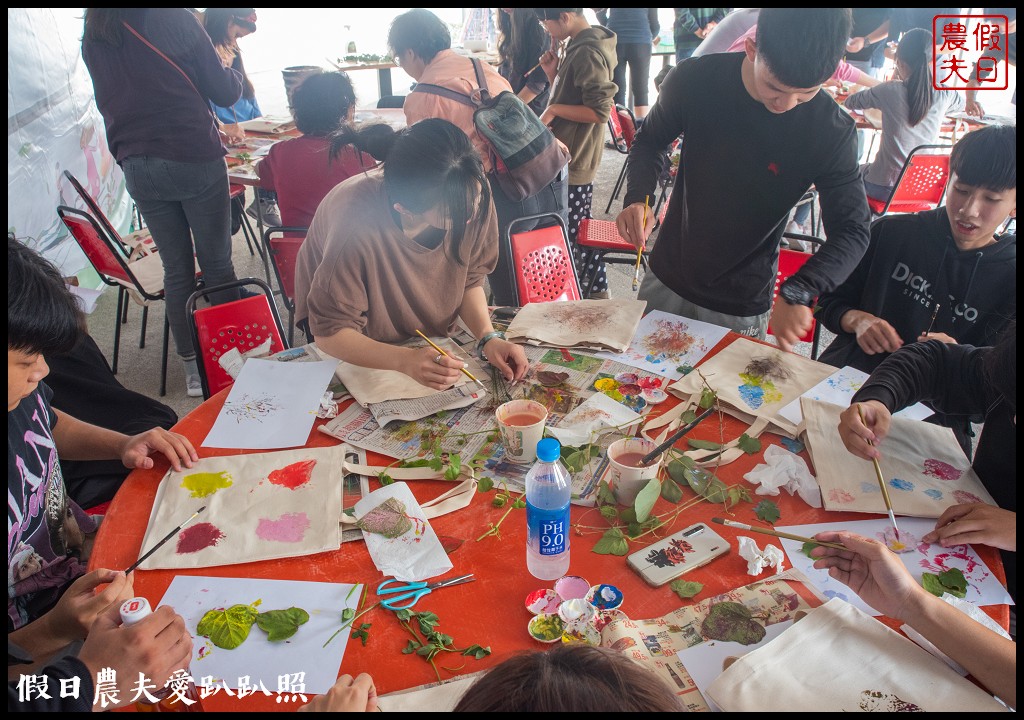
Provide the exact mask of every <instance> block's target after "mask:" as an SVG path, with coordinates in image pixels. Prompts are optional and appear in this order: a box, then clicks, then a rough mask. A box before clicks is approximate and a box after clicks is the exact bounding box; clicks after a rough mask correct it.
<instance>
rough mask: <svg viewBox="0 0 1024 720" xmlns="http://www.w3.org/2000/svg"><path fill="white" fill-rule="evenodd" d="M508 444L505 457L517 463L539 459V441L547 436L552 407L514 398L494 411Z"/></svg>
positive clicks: (503, 442) (503, 441) (502, 441)
mask: <svg viewBox="0 0 1024 720" xmlns="http://www.w3.org/2000/svg"><path fill="white" fill-rule="evenodd" d="M494 416H495V418H496V419H497V421H498V430H499V431H500V432H501V443H502V445H504V447H505V459H506V460H508V461H509V462H514V463H532V462H533V461H534V460H536V459H537V443H539V442H540V440H541V438H543V437H544V423H545V422H546V421H547V419H548V409H547V408H546V407H544V406H543V405H541V404H540V403H539V402H536V401H534V400H511V401H509V402H507V403H505V404H503V405H500V406H498V409H497V410H495V411H494Z"/></svg>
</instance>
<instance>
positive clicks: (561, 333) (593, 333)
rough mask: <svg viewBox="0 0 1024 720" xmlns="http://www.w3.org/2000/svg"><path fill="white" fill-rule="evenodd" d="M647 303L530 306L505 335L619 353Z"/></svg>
mask: <svg viewBox="0 0 1024 720" xmlns="http://www.w3.org/2000/svg"><path fill="white" fill-rule="evenodd" d="M646 307H647V301H646V300H565V301H560V302H547V303H530V304H529V305H526V306H525V307H523V309H522V310H520V311H519V313H518V314H517V315H516V317H515V319H514V320H513V321H512V324H511V325H509V327H508V330H507V331H506V332H505V335H506V337H507V338H508V340H509V341H510V342H524V343H527V344H530V345H545V346H549V347H560V348H579V349H582V350H610V351H612V352H622V351H623V350H625V349H626V348H628V347H629V343H630V342H631V341H632V340H633V335H634V334H635V333H636V328H637V326H638V325H639V324H640V318H641V317H643V314H644V308H646Z"/></svg>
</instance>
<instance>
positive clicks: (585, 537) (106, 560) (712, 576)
mask: <svg viewBox="0 0 1024 720" xmlns="http://www.w3.org/2000/svg"><path fill="white" fill-rule="evenodd" d="M735 337H737V336H736V335H734V334H731V333H730V335H729V336H728V337H727V338H726V339H725V340H724V341H723V342H722V343H720V344H719V345H718V347H717V348H716V350H718V349H721V348H722V347H724V346H725V344H726V343H727V342H731V341H732V339H734V338H735ZM228 391H229V389H225V390H223V391H221V392H220V393H218V394H217V395H215V396H213V397H212V398H210V399H209V400H207V401H206V402H204V403H203V404H202V405H200V406H199V407H198V408H196V410H194V411H193V412H191V413H189V414H188V416H186V417H185V418H184V419H182V420H181V422H179V423H178V425H177V426H175V428H174V429H175V430H176V431H177V432H179V433H181V434H183V435H185V436H187V437H189V438H190V439H191V440H192V442H193V444H195V445H196V447H197V448H198V449H199V454H200V456H201V457H207V456H212V455H240V454H243V453H245V452H249V451H243V450H226V451H225V450H210V449H207V448H199V447H198V446H199V443H200V442H201V441H202V440H203V439H204V438H205V437H206V434H207V433H208V432H209V430H210V428H211V427H212V425H213V422H214V420H215V419H216V417H217V414H218V412H219V411H220V408H221V406H222V405H223V403H224V400H225V398H226V397H227V393H228ZM674 403H675V400H674V399H672V400H669V401H668V402H666V403H664V404H662V405H659V406H657V407H656V408H655V412H656V413H660V412H663V410H664V409H667V408H668V407H670V406H671V405H673V404H674ZM317 422H318V423H321V422H323V421H320V420H318V421H317ZM725 422H726V427H725V437H735V436H736V435H738V434H739V433H740V432H742V431H743V429H744V427H745V426H741V425H740V423H739V421H737V420H734V419H733V418H731V417H728V416H727V417H726V421H725ZM720 433H721V430H720V428H719V427H718V425H717V423H715V422H712V421H705V422H704V423H703V424H702V425H700V426H699V427H698V428H697V429H696V430H695V431H694V432H692V433H691V436H692V437H695V438H703V439H708V440H719V439H720V437H721V435H720ZM761 439H762V442H763V444H764V447H767V446H768V444H770V443H778V437H777V436H775V435H771V434H764V435H762V438H761ZM337 442H338V441H337V440H335V439H334V438H331V437H329V436H327V435H325V434H324V433H321V432H318V431H316V430H315V429H314V431H313V432H312V433H311V434H310V438H309V441H308V443H307V446H308V447H323V446H328V445H333V444H336V443H337ZM803 456H804V457H805V458H807V454H806V451H805V452H804V453H803ZM389 461H390V459H389V458H384V457H383V456H379V455H375V454H372V453H371V454H370V458H369V462H370V463H371V464H381V465H383V464H386V463H387V462H389ZM759 462H761V456H760V455H752V456H744V457H742V458H741V459H739V460H737V461H735V462H733V463H732V464H729V465H726V466H723V467H721V468H719V470H718V472H717V474H718V476H719V477H720V478H721V479H722V480H723V481H725V482H726V483H727V484H733V483H737V482H745V481H743V480H742V476H743V474H744V473H746V472H748V471H749V470H750V469H752V468H753V467H754V466H755V465H756V464H758V463H759ZM167 468H168V466H167V463H166V462H161V461H160V460H158V461H157V463H156V466H155V467H154V468H153V469H151V470H136V471H134V472H132V473H131V474H130V475H129V477H128V479H127V480H126V481H125V483H124V485H123V486H122V488H121V490H120V491H119V492H118V494H117V496H116V497H115V498H114V500H113V502H112V503H111V505H110V508H109V510H108V512H107V515H106V517H105V519H104V521H103V524H102V526H101V527H100V531H99V535H98V537H97V540H96V544H95V547H94V549H93V552H92V557H91V559H90V562H89V567H90V569H92V568H97V567H107V568H125V567H128V565H130V564H131V563H132V562H133V561H134V560H135V559H136V558H137V557H138V556H139V553H140V546H141V543H142V536H143V534H144V532H145V529H146V524H147V522H148V521H149V515H150V509H151V508H152V504H153V500H154V498H155V496H156V490H157V485H158V483H159V481H160V479H161V478H162V477H163V475H164V473H165V472H166V471H167ZM409 486H410V488H411V489H412V491H413V493H414V495H416V497H417V499H419V500H420V501H421V502H423V501H426V500H428V499H431V498H433V497H436V496H437V495H439V494H440V493H441V492H444V490H445V489H447V488H449V487H451V484H450V483H445V482H442V481H412V482H410V483H409ZM371 487H372V488H376V487H377V483H376V480H375V479H374V480H372V482H371ZM751 492H753V489H752V488H751ZM493 497H494V491H491V492H488V493H478V494H477V496H476V497H475V498H474V499H473V502H472V504H471V505H470V506H469V507H468V508H466V509H464V510H460V511H457V512H455V513H451V514H449V515H445V516H443V517H439V518H435V519H434V520H432V521H431V525H432V527H433V528H434V530H435V532H436V533H437V534H438V535H439V536H441V537H446V536H447V537H449V538H455V539H457V540H461V541H463V542H462V544H461V545H460V546H459V547H458V548H457V549H456V550H455V551H454V552H452V553H451V560H452V562H453V563H454V565H455V567H454V569H453V570H452V571H451V572H450V573H449V575H450V576H452V577H454V576H455V575H461V574H465V573H469V572H472V573H474V574H475V575H476V581H475V582H471V583H467V584H464V585H460V586H458V587H457V588H452V589H447V590H442V591H439V592H436V593H432V594H430V595H428V596H427V597H425V598H423V599H422V600H421V601H420V602H419V603H418V604H417V606H416V610H417V611H423V610H429V611H432V612H434V613H436V614H437V615H438V617H439V618H440V630H441V631H442V632H445V633H447V634H448V635H451V636H452V637H453V638H454V639H455V644H456V646H457V647H466V646H468V645H471V644H474V643H475V644H479V645H483V646H490V648H491V650H492V651H493V652H492V654H491V655H490V656H489V657H486V658H484V659H482V660H479V661H478V660H474V659H472V658H463V657H461V656H452V658H451V659H450V660H446V661H441V662H439V663H438V665H439V666H442V665H443V666H445V667H448V668H452V669H453V670H454V672H453V673H451V675H458V674H466V673H471V672H476V671H478V670H484V669H486V668H489V667H491V666H493V665H496V664H498V663H499V662H501V661H502V660H505V659H507V658H508V657H510V656H511V655H513V654H516V653H519V652H523V651H535V650H542V649H544V647H545V646H544V645H542V644H540V643H538V642H536V641H534V640H532V639H531V638H530V636H529V635H528V634H527V630H526V624H527V622H528V620H529V619H530V617H531V616H530V615H529V613H528V612H527V610H526V608H525V606H524V600H525V598H526V596H527V595H528V594H529V593H530V592H532V591H533V590H536V589H537V588H542V587H551V583H550V582H545V581H540V580H537V579H535V578H533V577H532V576H531V575H530V574H529V573H528V572H527V570H526V557H525V555H526V515H525V510H518V509H517V510H513V511H512V512H511V513H510V514H509V516H508V518H507V519H506V520H505V522H504V523H503V524H502V525H501V537H500V539H499V538H496V537H487V538H484V539H483V540H481V541H479V542H478V541H477V538H479V537H480V536H481V534H483V533H484V532H486V531H487V529H488V527H489V523H496V522H498V520H499V518H500V517H501V516H502V515H503V514H504V513H505V511H506V509H507V508H500V509H499V508H495V507H493V506H492V505H491V500H492V499H493ZM690 497H692V493H690V492H689V491H686V492H685V493H684V501H685V500H686V499H688V498H690ZM771 499H772V500H774V501H775V502H776V503H777V504H778V506H779V509H780V510H781V513H782V517H781V519H780V521H779V523H778V524H781V525H800V524H806V523H820V522H825V521H828V522H831V523H834V524H835V525H836V526H837V527H838V526H841V525H842V523H843V522H844V521H852V520H864V519H871V518H877V517H878V516H877V515H866V514H861V513H840V512H826V511H825V510H821V509H815V508H812V507H810V506H808V505H807V504H806V503H804V502H803V501H802V500H800V499H799V498H795V497H791V496H789V495H788V494H787V493H785V492H784V493H782V494H781V495H779V496H778V497H772V498H771ZM672 507H674V506H673V505H671V504H670V503H668V502H666V501H665V500H661V499H659V501H658V505H657V506H656V508H655V513H656V514H661V513H663V512H666V511H668V510H670V509H671V508H672ZM752 508H753V504H751V503H742V504H740V505H739V506H737V507H736V508H734V510H733V512H734V515H733V517H734V519H736V520H738V521H740V522H747V523H751V524H757V523H758V521H757V520H756V519H755V518H754V513H753V510H752ZM722 514H723V511H722V506H721V505H712V504H710V503H706V502H705V503H700V504H698V505H696V506H694V507H692V508H690V509H688V510H686V511H684V512H682V513H681V514H680V515H679V516H678V517H677V518H676V519H675V521H674V522H673V523H672V524H671V525H670V526H668V527H666V528H664V531H663V532H662V533H661V534H660V535H659V537H664V536H665V535H669V534H671V532H674V531H675V530H679V529H681V528H684V527H686V526H688V525H690V524H693V523H695V522H699V521H703V522H710V519H711V518H712V517H714V516H718V515H722ZM572 520H573V524H574V526H575V525H577V524H581V525H590V526H605V525H606V523H605V522H604V521H603V520H602V518H601V516H600V514H599V513H598V512H597V511H596V510H595V509H591V508H583V507H576V506H573V508H572ZM714 529H715V530H716V531H718V532H719V533H721V534H722V535H723V536H724V537H725V538H727V539H729V540H730V541H731V542H732V544H733V546H734V547H735V540H734V538H735V537H736V535H738V534H744V533H743V531H735V530H732V529H731V528H728V527H723V526H720V525H715V526H714ZM602 532H603V530H601V531H585V533H586V534H580V533H579V531H578V530H577V531H576V532H574V534H573V536H572V555H571V563H570V568H569V572H570V574H574V575H581V576H583V577H584V578H586V579H588V580H589V581H590V582H591V583H592V584H596V583H602V582H603V583H610V584H613V585H615V586H617V587H618V588H620V589H621V590H622V592H623V594H624V596H625V601H624V603H623V605H622V610H623V611H624V612H625V613H626V614H627V615H629V617H631V618H633V619H648V618H657V617H660V616H662V615H665V614H667V613H669V612H671V611H672V610H675V609H677V608H679V607H681V606H682V605H683V604H684V602H683V601H681V600H679V598H678V597H677V596H676V595H675V594H674V593H673V592H672V591H671V590H670V589H669V588H668V586H667V585H666V586H664V587H661V588H652V587H650V586H648V585H647V584H646V583H644V582H643V580H641V579H640V577H639V576H638V575H636V574H635V573H634V572H633V571H632V570H630V569H629V568H628V567H627V566H626V559H625V558H624V557H617V556H610V555H597V554H595V553H593V552H591V549H592V548H593V546H594V544H595V543H596V542H597V540H598V539H599V538H600V537H601V534H602ZM746 534H749V533H746ZM655 539H656V538H654V537H651V536H648V537H646V538H644V539H643V540H642V541H641V542H638V543H631V545H630V551H631V552H632V551H633V550H637V549H639V548H641V547H643V546H644V545H648V544H650V543H652V542H654V540H655ZM757 540H758V541H759V544H761V545H762V546H763V544H764V543H763V541H764V540H770V538H765V537H757ZM776 544H777V541H776ZM975 550H976V551H977V552H978V554H979V555H980V556H981V557H982V559H984V561H985V562H986V563H987V564H988V565H989V567H990V568H992V570H993V572H995V573H996V575H997V576H998V577H999V578H1000V580H1001V581H1002V582H1004V583H1005V574H1004V573H1003V568H1002V563H1001V561H1000V559H999V553H998V552H997V551H996V550H994V549H992V548H989V547H983V546H976V547H975ZM789 566H790V565H789V563H788V562H787V563H786V567H787V568H788V567H789ZM179 573H181V574H191V575H202V576H218V577H258V578H267V579H278V580H312V581H320V582H344V583H357V582H358V583H365V584H366V585H367V586H369V591H368V596H367V597H368V600H367V604H368V605H369V604H372V603H373V602H375V601H376V597H375V595H374V593H373V589H374V588H375V587H376V585H377V584H378V583H380V581H381V579H382V576H381V574H380V573H379V572H378V571H377V570H376V568H375V567H374V566H373V563H372V561H371V560H370V557H369V554H368V553H367V550H366V545H365V543H361V542H354V543H345V544H344V545H343V546H342V548H341V549H340V550H338V551H335V552H327V553H321V554H318V555H313V556H308V557H300V558H291V559H286V560H272V561H266V562H259V563H248V564H243V565H229V566H224V567H211V568H202V569H199V570H195V571H187V570H185V571H177V570H154V571H136V577H135V590H136V591H137V594H139V595H142V596H145V597H147V598H148V599H149V601H150V602H151V603H152V604H153V606H154V607H155V606H156V604H157V603H158V602H159V600H160V599H161V597H163V594H164V592H165V591H166V590H167V587H168V585H169V584H170V583H171V580H172V579H173V578H174V577H175V575H177V574H179ZM762 577H764V575H762ZM687 578H688V579H692V580H697V581H699V582H701V583H703V584H704V586H705V588H704V590H703V591H702V592H701V594H700V595H699V597H698V599H703V598H708V597H713V596H714V595H716V594H719V593H721V592H725V591H727V590H731V589H733V588H736V587H739V586H741V585H746V584H748V583H749V582H751V581H753V580H754V578H752V577H750V576H749V575H748V574H747V571H746V561H744V560H743V559H741V558H740V557H739V555H738V554H737V553H735V552H731V553H730V554H729V555H726V556H725V557H722V558H720V559H718V560H715V561H714V562H713V563H711V564H710V565H708V566H706V567H703V568H699V569H696V570H694V571H693V572H692V573H690V574H688V575H687ZM690 602H693V601H687V603H686V604H688V603H690ZM985 610H986V612H988V614H989V615H991V616H992V617H993V618H995V619H996V620H997V621H998V622H1000V623H1001V624H1002V625H1003V627H1008V625H1009V608H1008V607H1007V606H1005V605H1002V606H991V607H986V608H985ZM881 620H882V621H883V622H885V623H886V624H888V625H890V626H891V627H894V628H896V627H897V626H898V623H896V622H895V621H893V620H891V619H889V618H881ZM360 622H369V623H372V628H371V630H370V634H369V641H368V644H367V646H366V647H363V646H362V645H361V644H360V643H359V642H358V641H353V640H350V641H349V644H348V648H347V649H346V651H345V657H344V660H343V662H342V665H341V672H342V673H349V674H352V675H357V674H358V673H361V672H368V673H370V674H371V675H372V676H373V678H374V682H375V684H376V686H377V690H378V692H379V693H381V694H383V693H388V692H392V691H395V690H400V689H404V688H410V687H414V686H417V685H421V684H424V683H429V682H433V681H436V679H437V678H436V676H435V675H434V671H433V669H432V668H431V667H430V665H429V664H428V663H427V662H425V661H424V660H423V659H421V658H420V657H417V656H416V655H403V654H402V652H401V651H402V648H404V647H405V646H406V642H407V641H408V639H409V635H408V633H407V632H406V631H405V630H404V629H402V628H401V627H400V626H399V624H398V622H397V621H396V620H395V618H394V617H393V615H392V614H391V613H390V612H389V611H386V610H383V609H381V608H377V609H375V610H373V611H371V612H369V613H367V614H366V615H365V616H363V617H362V618H360ZM449 675H450V674H449V673H446V672H445V671H444V670H442V677H448V676H449ZM203 702H204V707H205V708H206V710H235V711H260V710H282V709H286V708H289V707H291V708H294V705H292V704H289V705H284V704H278V703H277V702H276V698H275V697H266V696H264V695H262V694H260V693H257V694H256V695H253V696H250V697H248V698H245V699H244V700H238V699H236V698H233V697H228V696H226V695H225V694H224V693H217V694H215V695H212V696H211V697H209V698H207V699H206V700H204V701H203Z"/></svg>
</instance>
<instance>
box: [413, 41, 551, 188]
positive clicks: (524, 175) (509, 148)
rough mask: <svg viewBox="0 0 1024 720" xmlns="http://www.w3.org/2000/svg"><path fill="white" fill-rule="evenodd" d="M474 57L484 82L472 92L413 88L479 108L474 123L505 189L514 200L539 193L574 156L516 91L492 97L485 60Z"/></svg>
mask: <svg viewBox="0 0 1024 720" xmlns="http://www.w3.org/2000/svg"><path fill="white" fill-rule="evenodd" d="M471 60H472V62H473V70H474V71H475V73H476V81H477V85H478V89H477V90H475V91H474V92H473V94H472V95H466V94H465V93H461V92H458V91H457V90H451V89H449V88H446V87H441V86H440V85H432V84H430V83H417V84H416V87H414V88H413V89H412V92H425V93H430V94H431V95H439V96H441V97H445V98H448V99H449V100H454V101H455V102H457V103H460V104H462V105H468V106H469V107H471V108H474V112H473V124H474V125H475V127H476V131H477V133H478V134H479V135H480V136H481V137H482V138H484V140H486V141H487V145H488V148H489V152H490V156H491V160H492V164H493V166H494V174H495V176H496V178H497V180H498V184H499V185H500V186H501V189H502V190H504V191H505V194H506V195H507V196H508V197H509V199H511V200H516V201H519V200H525V199H526V198H528V197H533V196H534V195H536V194H537V193H538V192H540V191H541V190H543V189H544V188H545V187H547V186H548V185H550V184H551V183H552V182H553V181H554V180H555V178H556V177H557V176H558V174H559V173H560V172H561V171H562V168H564V167H565V165H566V164H567V163H568V162H569V159H570V156H569V152H568V151H567V150H566V149H565V148H564V146H563V145H562V144H561V143H559V142H558V140H557V139H556V138H555V136H554V135H553V134H552V133H551V130H550V128H548V126H547V125H545V124H544V123H542V122H541V121H540V118H539V117H537V115H536V113H534V112H533V110H531V109H530V108H529V106H528V105H527V104H526V103H524V102H523V101H522V100H520V99H519V98H518V97H517V96H516V95H515V93H512V92H509V91H508V90H505V91H503V92H500V93H498V96H497V97H491V94H490V92H489V91H488V90H487V81H486V80H485V79H484V73H483V69H482V68H481V66H480V61H479V60H477V59H476V58H472V59H471Z"/></svg>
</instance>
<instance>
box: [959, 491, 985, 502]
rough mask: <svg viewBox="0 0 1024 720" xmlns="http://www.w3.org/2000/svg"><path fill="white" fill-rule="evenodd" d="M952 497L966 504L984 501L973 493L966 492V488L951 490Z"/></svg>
mask: <svg viewBox="0 0 1024 720" xmlns="http://www.w3.org/2000/svg"><path fill="white" fill-rule="evenodd" d="M953 499H954V500H956V501H957V502H958V503H960V504H961V505H967V504H968V503H980V502H985V501H984V500H982V499H981V498H980V497H978V496H977V495H975V494H974V493H972V492H967V491H966V490H954V491H953Z"/></svg>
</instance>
